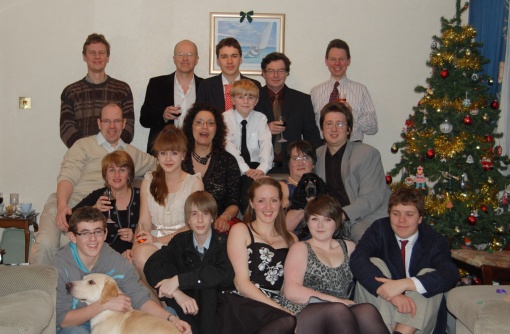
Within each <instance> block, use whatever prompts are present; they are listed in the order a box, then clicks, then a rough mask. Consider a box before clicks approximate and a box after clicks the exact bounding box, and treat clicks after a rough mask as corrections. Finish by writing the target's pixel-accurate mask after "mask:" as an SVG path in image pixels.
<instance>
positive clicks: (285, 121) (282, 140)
mask: <svg viewBox="0 0 510 334" xmlns="http://www.w3.org/2000/svg"><path fill="white" fill-rule="evenodd" d="M278 121H280V122H281V123H282V126H286V125H287V120H286V119H285V116H280V117H278ZM286 141H287V139H285V138H283V131H282V133H281V137H280V139H278V142H279V143H285V142H286Z"/></svg>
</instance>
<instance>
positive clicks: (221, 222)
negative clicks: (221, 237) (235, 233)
mask: <svg viewBox="0 0 510 334" xmlns="http://www.w3.org/2000/svg"><path fill="white" fill-rule="evenodd" d="M213 227H214V229H216V230H217V231H218V232H220V233H223V232H227V231H228V230H229V229H230V225H229V224H228V219H227V217H225V215H219V216H218V218H216V220H215V221H214V225H213Z"/></svg>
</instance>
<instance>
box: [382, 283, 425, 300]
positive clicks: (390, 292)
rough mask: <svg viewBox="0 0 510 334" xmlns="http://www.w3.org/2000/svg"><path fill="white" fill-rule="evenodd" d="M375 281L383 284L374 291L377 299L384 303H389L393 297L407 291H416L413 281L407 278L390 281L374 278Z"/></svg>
mask: <svg viewBox="0 0 510 334" xmlns="http://www.w3.org/2000/svg"><path fill="white" fill-rule="evenodd" d="M375 280H376V281H377V282H381V283H383V285H381V286H380V287H379V288H378V289H377V290H376V293H377V294H378V295H379V297H381V298H382V299H384V300H386V301H390V300H391V299H392V298H393V297H395V296H397V295H400V294H402V293H404V292H405V291H407V290H411V291H412V290H416V288H415V287H414V282H413V280H411V279H409V278H404V279H399V280H391V279H388V278H383V277H376V278H375Z"/></svg>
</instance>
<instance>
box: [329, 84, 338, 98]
mask: <svg viewBox="0 0 510 334" xmlns="http://www.w3.org/2000/svg"><path fill="white" fill-rule="evenodd" d="M338 85H339V82H338V81H337V82H335V85H334V86H333V90H332V91H331V95H330V96H329V102H330V103H331V102H335V103H336V102H338V98H339V97H340V96H339V95H338Z"/></svg>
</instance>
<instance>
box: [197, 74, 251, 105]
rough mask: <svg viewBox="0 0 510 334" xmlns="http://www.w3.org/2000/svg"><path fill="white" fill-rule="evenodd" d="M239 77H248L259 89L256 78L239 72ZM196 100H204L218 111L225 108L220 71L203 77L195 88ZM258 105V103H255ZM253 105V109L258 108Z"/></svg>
mask: <svg viewBox="0 0 510 334" xmlns="http://www.w3.org/2000/svg"><path fill="white" fill-rule="evenodd" d="M241 79H249V80H251V81H253V82H254V83H255V85H257V88H258V89H259V91H260V89H261V86H260V82H258V81H257V80H253V79H250V78H248V77H245V76H244V75H242V74H241ZM196 101H197V102H205V103H209V104H210V105H212V106H214V107H216V108H217V109H218V110H219V111H220V112H224V111H226V110H225V93H224V91H223V81H222V79H221V73H220V74H219V75H217V76H214V77H211V78H207V79H204V81H203V82H202V83H201V85H200V88H199V89H198V90H197V100H196ZM257 106H258V105H257ZM257 106H255V109H254V110H258V109H257Z"/></svg>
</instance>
